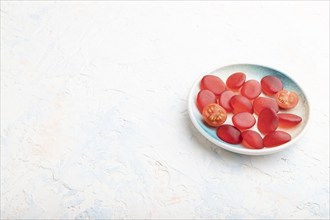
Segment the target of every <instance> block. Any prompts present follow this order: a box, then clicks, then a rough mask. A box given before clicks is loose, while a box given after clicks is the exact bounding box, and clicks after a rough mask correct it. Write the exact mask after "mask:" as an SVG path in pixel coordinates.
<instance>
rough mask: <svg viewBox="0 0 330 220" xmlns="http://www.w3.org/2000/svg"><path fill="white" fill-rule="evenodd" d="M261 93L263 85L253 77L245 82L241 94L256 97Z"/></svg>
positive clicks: (251, 97) (249, 97)
mask: <svg viewBox="0 0 330 220" xmlns="http://www.w3.org/2000/svg"><path fill="white" fill-rule="evenodd" d="M260 93H261V85H260V83H259V82H258V81H257V80H254V79H251V80H248V81H246V82H245V83H244V85H243V87H242V89H241V94H242V95H243V96H245V97H246V98H248V99H255V98H257V97H258V96H259V95H260Z"/></svg>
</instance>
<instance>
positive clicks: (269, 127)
mask: <svg viewBox="0 0 330 220" xmlns="http://www.w3.org/2000/svg"><path fill="white" fill-rule="evenodd" d="M257 126H258V129H259V131H260V132H261V133H263V134H268V133H269V132H272V131H275V130H276V128H277V127H278V116H277V115H276V112H275V111H274V110H273V109H271V108H265V109H264V110H262V111H261V112H260V114H259V117H258V123H257Z"/></svg>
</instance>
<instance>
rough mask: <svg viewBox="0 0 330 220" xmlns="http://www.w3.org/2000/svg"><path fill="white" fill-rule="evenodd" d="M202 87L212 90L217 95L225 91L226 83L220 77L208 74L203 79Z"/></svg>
mask: <svg viewBox="0 0 330 220" xmlns="http://www.w3.org/2000/svg"><path fill="white" fill-rule="evenodd" d="M200 88H201V89H207V90H210V91H211V92H213V93H214V94H215V95H220V94H221V93H222V92H223V91H225V89H226V85H225V83H224V82H223V81H222V80H221V79H220V78H219V77H217V76H213V75H206V76H204V77H203V78H202V80H201V84H200Z"/></svg>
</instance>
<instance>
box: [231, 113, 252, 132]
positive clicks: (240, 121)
mask: <svg viewBox="0 0 330 220" xmlns="http://www.w3.org/2000/svg"><path fill="white" fill-rule="evenodd" d="M232 120H233V124H234V125H235V127H236V128H239V129H248V128H251V127H252V126H253V125H254V124H255V123H256V119H255V118H254V116H253V115H252V114H251V113H249V112H240V113H237V114H235V115H234V116H233V117H232Z"/></svg>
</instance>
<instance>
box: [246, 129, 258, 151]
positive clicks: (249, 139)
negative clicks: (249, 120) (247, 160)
mask: <svg viewBox="0 0 330 220" xmlns="http://www.w3.org/2000/svg"><path fill="white" fill-rule="evenodd" d="M241 136H242V138H243V141H242V144H243V146H245V147H246V148H250V149H261V148H263V141H262V137H261V135H260V134H259V133H258V132H256V131H252V130H246V131H243V132H242V133H241Z"/></svg>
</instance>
